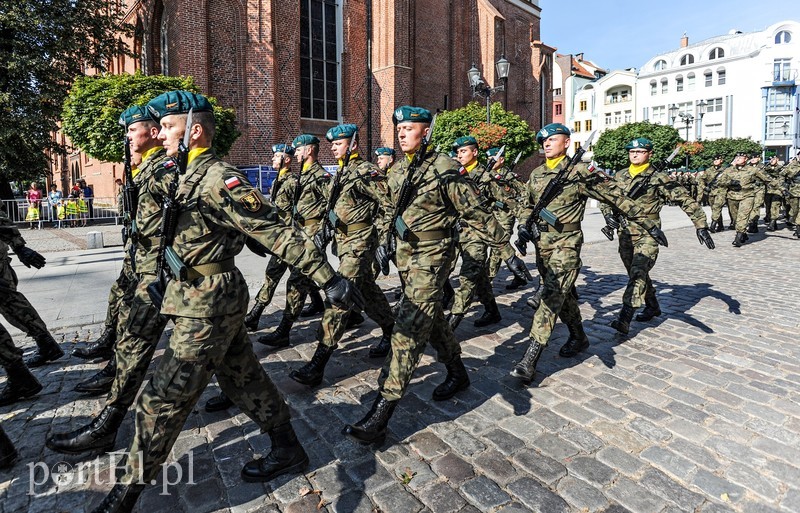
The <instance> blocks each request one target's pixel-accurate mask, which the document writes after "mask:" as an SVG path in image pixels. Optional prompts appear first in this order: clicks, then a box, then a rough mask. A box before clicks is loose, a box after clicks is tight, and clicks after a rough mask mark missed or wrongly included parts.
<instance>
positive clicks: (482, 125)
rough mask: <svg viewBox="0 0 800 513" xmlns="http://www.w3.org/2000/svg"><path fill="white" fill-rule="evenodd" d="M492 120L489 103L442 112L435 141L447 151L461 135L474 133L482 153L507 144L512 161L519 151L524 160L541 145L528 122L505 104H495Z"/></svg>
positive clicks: (435, 133) (469, 104)
mask: <svg viewBox="0 0 800 513" xmlns="http://www.w3.org/2000/svg"><path fill="white" fill-rule="evenodd" d="M491 114H492V123H491V124H487V123H486V106H485V105H482V104H480V103H478V102H471V103H468V104H467V105H466V106H464V107H461V108H460V109H454V110H446V111H444V112H440V113H439V115H438V116H437V118H436V127H435V129H434V134H433V145H434V146H438V145H441V148H440V150H441V151H443V152H447V151H450V147H451V145H452V144H453V143H454V142H455V140H456V139H458V138H459V137H463V136H465V135H472V136H473V137H475V139H477V140H478V145H479V149H480V154H481V156H482V158H485V157H486V150H488V149H489V148H492V147H496V146H502V145H504V144H505V145H506V159H507V160H508V161H509V162H512V161H513V160H514V159H515V158H516V157H517V153H519V152H522V157H520V162H522V161H523V160H525V159H526V158H528V157H529V156H530V155H531V154H532V153H533V152H534V151H536V150H538V149H539V146H538V145H537V144H536V140H535V139H536V137H535V135H534V133H533V132H531V130H530V128H529V127H528V123H526V122H525V120H524V119H522V118H521V117H519V116H518V115H517V114H515V113H513V112H511V111H507V110H505V109H504V108H503V106H502V104H500V103H499V102H495V103H493V104H492V106H491Z"/></svg>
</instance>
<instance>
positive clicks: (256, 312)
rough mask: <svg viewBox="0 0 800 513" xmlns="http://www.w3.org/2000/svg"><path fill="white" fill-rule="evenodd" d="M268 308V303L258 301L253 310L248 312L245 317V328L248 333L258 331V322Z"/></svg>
mask: <svg viewBox="0 0 800 513" xmlns="http://www.w3.org/2000/svg"><path fill="white" fill-rule="evenodd" d="M266 307H267V304H266V303H262V302H260V301H256V302H255V304H254V305H253V308H251V309H250V311H249V312H247V315H245V316H244V327H245V328H247V330H248V331H258V321H260V320H261V314H262V313H263V312H264V309H265V308H266Z"/></svg>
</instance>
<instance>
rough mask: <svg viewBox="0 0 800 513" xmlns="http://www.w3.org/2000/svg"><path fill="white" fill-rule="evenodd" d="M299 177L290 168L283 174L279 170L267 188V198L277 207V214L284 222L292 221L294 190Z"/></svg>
mask: <svg viewBox="0 0 800 513" xmlns="http://www.w3.org/2000/svg"><path fill="white" fill-rule="evenodd" d="M299 177H300V175H298V174H297V173H292V170H291V169H287V170H286V171H284V172H283V174H281V173H280V172H279V173H278V176H276V177H275V180H274V181H273V182H272V187H270V189H269V199H270V200H271V201H272V203H274V204H275V206H276V207H278V210H279V212H278V215H280V216H281V219H282V220H283V222H285V223H286V224H290V223H291V221H292V209H293V208H294V192H295V190H296V188H297V179H298V178H299Z"/></svg>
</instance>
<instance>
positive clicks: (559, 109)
mask: <svg viewBox="0 0 800 513" xmlns="http://www.w3.org/2000/svg"><path fill="white" fill-rule="evenodd" d="M560 115H561V104H560V103H556V116H560Z"/></svg>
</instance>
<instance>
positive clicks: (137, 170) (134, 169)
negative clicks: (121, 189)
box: [131, 166, 141, 178]
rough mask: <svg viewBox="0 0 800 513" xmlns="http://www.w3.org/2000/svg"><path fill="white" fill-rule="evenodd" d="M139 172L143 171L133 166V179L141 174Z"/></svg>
mask: <svg viewBox="0 0 800 513" xmlns="http://www.w3.org/2000/svg"><path fill="white" fill-rule="evenodd" d="M139 171H141V169H139V168H138V167H136V166H133V167H132V168H131V177H132V178H136V175H138V174H139Z"/></svg>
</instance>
